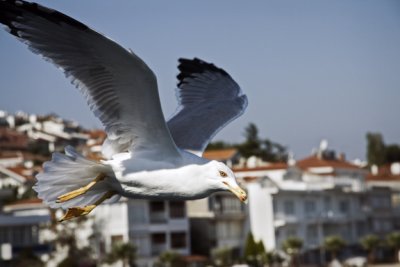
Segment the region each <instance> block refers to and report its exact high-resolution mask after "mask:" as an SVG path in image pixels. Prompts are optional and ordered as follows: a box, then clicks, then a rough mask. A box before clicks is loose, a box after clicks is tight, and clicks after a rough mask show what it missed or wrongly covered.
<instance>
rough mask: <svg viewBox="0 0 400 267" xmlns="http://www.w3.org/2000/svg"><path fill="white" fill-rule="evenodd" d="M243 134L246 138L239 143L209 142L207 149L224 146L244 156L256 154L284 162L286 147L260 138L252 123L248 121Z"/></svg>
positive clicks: (266, 159)
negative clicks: (234, 149)
mask: <svg viewBox="0 0 400 267" xmlns="http://www.w3.org/2000/svg"><path fill="white" fill-rule="evenodd" d="M244 136H245V138H246V140H245V141H244V142H243V143H239V144H228V143H225V142H222V141H218V142H214V143H210V144H209V145H208V146H207V150H217V149H226V148H237V149H238V150H239V152H240V154H241V155H242V156H243V157H244V158H249V157H251V156H256V157H258V158H261V159H262V160H264V161H268V162H286V161H287V159H288V153H287V149H286V147H284V146H282V145H281V144H278V143H275V142H272V141H271V140H269V139H260V137H259V136H258V128H257V126H256V125H255V124H254V123H250V124H249V125H248V126H247V127H246V128H245V133H244Z"/></svg>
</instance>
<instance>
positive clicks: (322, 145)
mask: <svg viewBox="0 0 400 267" xmlns="http://www.w3.org/2000/svg"><path fill="white" fill-rule="evenodd" d="M327 148H328V141H327V140H326V139H322V140H321V143H319V151H324V150H326V149H327Z"/></svg>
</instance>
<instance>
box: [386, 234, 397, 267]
mask: <svg viewBox="0 0 400 267" xmlns="http://www.w3.org/2000/svg"><path fill="white" fill-rule="evenodd" d="M386 242H387V244H388V245H389V247H391V248H393V249H394V250H395V256H394V259H395V261H396V262H398V261H399V253H400V252H399V250H400V232H394V233H390V234H388V235H387V236H386Z"/></svg>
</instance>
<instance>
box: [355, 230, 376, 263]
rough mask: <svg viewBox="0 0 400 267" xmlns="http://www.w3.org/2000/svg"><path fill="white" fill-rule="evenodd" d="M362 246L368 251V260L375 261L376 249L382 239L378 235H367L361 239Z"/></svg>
mask: <svg viewBox="0 0 400 267" xmlns="http://www.w3.org/2000/svg"><path fill="white" fill-rule="evenodd" d="M360 243H361V246H362V247H363V248H364V249H365V250H366V251H367V252H368V262H369V263H373V262H374V257H375V254H374V251H375V249H376V248H377V247H378V245H379V243H380V240H379V237H377V236H376V235H366V236H364V237H363V238H361V240H360Z"/></svg>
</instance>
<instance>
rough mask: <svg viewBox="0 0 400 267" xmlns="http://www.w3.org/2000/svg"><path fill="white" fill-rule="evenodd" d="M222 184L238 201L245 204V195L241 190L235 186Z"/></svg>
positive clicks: (226, 183)
mask: <svg viewBox="0 0 400 267" xmlns="http://www.w3.org/2000/svg"><path fill="white" fill-rule="evenodd" d="M223 183H224V184H225V185H226V186H227V187H228V189H229V191H231V192H232V193H233V194H235V195H236V196H237V197H238V198H239V199H240V201H242V202H245V203H247V202H246V200H247V194H246V192H245V191H244V190H243V189H242V188H240V187H239V186H235V187H234V186H231V185H230V184H229V183H228V182H223Z"/></svg>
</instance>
